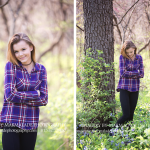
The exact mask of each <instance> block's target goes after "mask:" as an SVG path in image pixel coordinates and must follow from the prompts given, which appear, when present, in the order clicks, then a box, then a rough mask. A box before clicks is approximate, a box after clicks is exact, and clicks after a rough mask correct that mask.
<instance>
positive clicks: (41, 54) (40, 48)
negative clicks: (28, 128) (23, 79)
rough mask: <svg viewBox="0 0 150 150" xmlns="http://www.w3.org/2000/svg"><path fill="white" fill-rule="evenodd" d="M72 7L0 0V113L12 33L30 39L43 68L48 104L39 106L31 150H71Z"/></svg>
mask: <svg viewBox="0 0 150 150" xmlns="http://www.w3.org/2000/svg"><path fill="white" fill-rule="evenodd" d="M73 8H74V7H73V0H71V1H70V0H65V1H63V0H48V1H45V0H38V1H37V0H20V1H18V0H13V1H11V0H0V18H1V19H0V30H1V32H0V53H1V55H0V62H1V63H0V70H1V71H0V110H1V109H2V106H3V96H4V87H3V82H4V68H5V63H6V52H7V44H8V40H9V38H10V37H11V36H12V35H13V34H15V33H18V32H23V33H26V34H27V35H28V36H29V37H30V39H31V41H32V42H33V43H34V45H35V47H36V58H37V62H39V63H41V64H43V65H44V66H45V67H46V69H47V79H48V104H47V106H46V107H40V121H39V129H38V136H37V141H36V146H35V150H43V149H44V150H50V149H55V150H56V149H61V150H69V149H73V135H74V134H73V132H74V131H73V122H74V114H73V112H74V111H73V106H74V100H73V97H74V95H73V93H74V87H73V68H74V62H73V58H74V55H73V54H74V52H73V13H74V10H73ZM0 137H1V132H0ZM1 140H2V139H1V138H0V149H2V141H1Z"/></svg>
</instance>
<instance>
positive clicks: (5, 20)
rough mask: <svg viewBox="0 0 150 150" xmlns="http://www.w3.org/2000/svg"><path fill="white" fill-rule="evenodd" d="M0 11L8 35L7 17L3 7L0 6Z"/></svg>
mask: <svg viewBox="0 0 150 150" xmlns="http://www.w3.org/2000/svg"><path fill="white" fill-rule="evenodd" d="M1 4H2V1H1V0H0V5H1ZM1 11H2V17H3V19H4V24H5V26H6V31H7V34H8V35H9V27H8V20H7V17H6V14H5V11H4V8H3V7H1Z"/></svg>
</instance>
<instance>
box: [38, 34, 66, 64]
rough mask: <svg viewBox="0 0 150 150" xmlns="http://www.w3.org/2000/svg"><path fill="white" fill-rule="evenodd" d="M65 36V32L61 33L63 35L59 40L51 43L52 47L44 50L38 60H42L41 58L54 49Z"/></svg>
mask: <svg viewBox="0 0 150 150" xmlns="http://www.w3.org/2000/svg"><path fill="white" fill-rule="evenodd" d="M63 37H64V33H62V34H61V36H60V37H59V39H58V40H57V42H55V43H53V45H51V47H50V48H49V49H47V50H46V51H44V52H43V53H42V54H41V55H40V56H39V58H38V60H37V62H40V60H41V58H42V57H43V56H44V55H45V54H46V53H48V52H50V51H52V50H53V49H54V47H55V46H57V45H58V44H59V43H60V41H61V40H62V38H63Z"/></svg>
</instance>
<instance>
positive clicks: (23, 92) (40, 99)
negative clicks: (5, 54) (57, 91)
mask: <svg viewBox="0 0 150 150" xmlns="http://www.w3.org/2000/svg"><path fill="white" fill-rule="evenodd" d="M15 88H16V89H17V92H16V91H15ZM36 90H40V96H38V92H37V91H36ZM47 103H48V89H47V73H46V69H45V67H44V66H43V65H41V64H39V63H36V64H35V67H34V68H33V69H32V71H31V73H30V74H29V73H28V72H27V70H26V69H25V68H23V67H22V64H21V63H20V62H19V66H17V65H14V64H12V63H11V62H7V63H6V66H5V80H4V103H3V108H2V111H1V113H0V123H1V128H3V124H4V123H12V124H14V125H15V126H17V127H19V128H21V129H27V130H29V129H36V128H37V127H38V121H39V111H40V110H39V106H45V105H46V104H47Z"/></svg>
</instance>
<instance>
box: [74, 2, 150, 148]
mask: <svg viewBox="0 0 150 150" xmlns="http://www.w3.org/2000/svg"><path fill="white" fill-rule="evenodd" d="M84 2H85V1H84V0H77V1H76V9H77V11H76V21H77V22H76V29H77V32H76V36H77V43H76V46H77V48H76V66H77V72H76V74H77V82H76V83H77V100H76V101H77V105H76V107H77V149H85V150H86V149H94V148H95V149H109V148H110V149H111V148H112V149H121V148H119V147H121V146H122V147H123V146H125V145H123V144H125V140H129V139H126V137H123V136H121V135H119V134H117V135H116V136H115V137H112V138H111V137H109V136H108V134H101V136H100V134H97V133H93V132H94V131H92V132H91V133H89V132H88V133H87V132H86V129H89V128H88V126H87V125H88V123H89V124H90V123H91V122H90V121H91V120H92V121H93V120H94V121H93V122H92V123H93V124H97V123H98V122H96V118H97V117H98V116H102V115H103V118H105V117H106V115H107V117H114V120H113V123H116V120H117V118H119V117H120V116H121V115H122V112H121V106H120V99H119V92H117V91H116V90H115V113H110V112H109V114H108V112H107V113H106V112H105V108H104V107H102V108H101V107H100V105H99V106H98V105H97V106H96V105H92V103H93V102H94V101H95V100H93V101H91V103H90V102H88V99H89V97H90V95H89V97H85V95H86V94H87V95H88V93H86V92H83V91H82V88H83V87H82V84H84V82H86V80H85V78H84V75H83V73H86V71H85V70H86V69H87V68H88V67H87V68H86V69H85V68H84V67H83V66H86V64H85V63H84V61H85V62H86V61H87V62H88V59H89V62H90V61H91V64H92V61H93V62H96V60H94V59H92V58H88V57H87V60H86V57H85V53H86V52H85V49H84V46H85V45H86V43H85V29H84V27H85V25H86V24H85V22H84V21H85V20H84V19H85V18H84V11H83V5H84V4H83V3H84ZM90 2H91V1H90V0H89V1H88V2H87V3H86V2H85V3H86V5H84V6H85V7H87V8H85V9H87V12H86V13H89V12H90V11H89V12H88V8H89V5H88V4H90ZM107 2H108V1H107ZM107 2H106V3H107ZM112 2H113V14H112V19H113V32H114V54H112V55H114V70H115V89H116V87H117V85H118V81H119V56H120V50H121V46H122V43H123V42H124V41H125V40H132V41H133V42H134V43H135V45H136V46H137V52H138V54H140V55H141V56H142V57H143V63H144V78H142V79H141V82H140V92H139V99H138V104H137V107H136V110H135V115H134V122H135V124H136V125H137V126H140V125H141V127H139V128H138V127H137V128H132V130H133V131H135V132H132V133H130V140H131V138H132V139H133V142H132V143H131V144H129V145H128V147H124V148H140V149H144V148H149V147H150V145H149V144H148V142H149V141H148V139H149V136H150V135H149V133H148V135H146V132H149V131H150V128H149V127H147V126H148V124H149V116H150V113H149V112H150V111H149V110H150V102H149V100H150V66H149V61H150V1H149V0H126V1H121V0H113V1H112ZM96 3H98V4H99V7H100V4H102V3H103V2H102V1H101V0H100V1H94V4H93V5H92V4H91V5H90V7H93V9H95V10H96V9H97V7H95V4H96ZM106 3H105V4H106ZM108 3H109V2H108ZM109 4H110V3H109ZM94 7H95V8H94ZM106 7H107V5H104V6H101V7H100V8H102V9H103V10H105V8H106ZM108 9H109V8H108ZM108 9H107V10H106V11H107V12H108ZM90 10H92V9H90ZM93 12H96V11H94V10H93ZM103 12H104V11H103ZM93 14H94V13H93ZM107 14H108V13H107ZM107 14H106V16H105V17H104V20H106V19H107ZM89 15H91V14H90V13H89ZM98 15H99V16H100V14H96V13H95V16H96V17H95V18H96V19H99V18H100V17H99V16H98ZM87 16H88V15H87ZM89 18H90V16H89ZM95 18H94V17H93V22H91V26H92V27H94V25H93V24H95V22H96V23H97V21H96V19H95ZM91 20H92V19H91ZM86 21H87V20H86ZM100 21H101V20H100ZM89 24H90V23H88V25H89ZM99 25H100V26H101V22H100V24H99ZM91 26H90V27H91ZM92 27H91V29H92ZM86 29H87V28H86ZM93 30H96V29H95V28H93ZM105 30H106V29H105ZM89 31H90V30H89ZM101 32H102V33H104V32H103V31H100V30H99V33H101ZM106 32H107V31H106ZM95 33H96V32H93V34H95ZM91 34H92V33H91ZM99 35H100V34H99ZM95 36H98V34H96V35H95ZM92 37H93V36H92ZM86 38H88V37H86ZM100 38H101V37H100ZM96 39H98V38H94V37H93V39H88V40H87V41H89V42H91V43H92V44H93V45H94V42H95V43H96V42H97V41H95V40H96ZM100 42H101V41H100ZM91 43H90V44H91ZM88 44H89V43H88ZM104 45H105V44H104ZM103 51H105V49H103ZM89 55H90V56H95V54H94V53H92V52H91V54H89ZM111 57H112V56H111V55H109V56H107V58H108V59H109V58H111ZM91 64H90V63H89V66H90V65H91ZM81 66H82V67H81ZM91 66H92V65H91ZM92 67H93V68H94V66H92ZM96 67H97V66H96ZM88 69H89V68H88ZM89 70H90V69H89ZM89 70H88V71H89ZM91 70H92V69H91ZM88 71H87V74H88V73H89V72H88ZM89 74H90V73H89ZM93 74H94V72H93ZM93 74H92V73H91V74H90V75H91V76H92V75H93ZM89 79H90V78H89ZM91 80H92V79H91ZM87 82H88V81H87ZM92 82H93V83H94V80H92ZM92 82H91V83H92ZM93 83H92V84H93ZM92 84H89V85H90V86H91V87H92ZM85 85H86V84H85ZM93 89H94V86H93ZM89 91H90V90H89ZM90 92H91V93H92V92H93V94H95V93H94V91H92V89H91V91H90ZM83 97H84V98H83ZM85 99H86V100H87V101H85ZM91 99H92V98H91ZM91 99H90V100H91ZM88 104H89V105H88ZM97 104H99V103H98V102H97ZM87 105H88V106H87ZM90 105H92V106H91V107H90ZM92 107H94V108H96V109H95V110H94V109H91V110H90V109H89V108H92ZM98 107H99V109H98ZM101 109H103V111H102V110H101ZM87 110H88V111H87ZM103 112H104V114H103ZM104 116H105V117H104ZM91 118H92V119H91ZM85 127H86V128H85ZM126 135H129V133H128V134H126ZM127 138H128V136H127ZM111 141H113V142H112V143H111ZM110 143H111V144H110ZM134 146H135V147H134Z"/></svg>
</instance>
